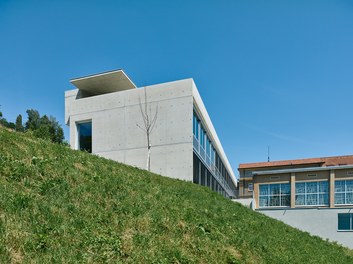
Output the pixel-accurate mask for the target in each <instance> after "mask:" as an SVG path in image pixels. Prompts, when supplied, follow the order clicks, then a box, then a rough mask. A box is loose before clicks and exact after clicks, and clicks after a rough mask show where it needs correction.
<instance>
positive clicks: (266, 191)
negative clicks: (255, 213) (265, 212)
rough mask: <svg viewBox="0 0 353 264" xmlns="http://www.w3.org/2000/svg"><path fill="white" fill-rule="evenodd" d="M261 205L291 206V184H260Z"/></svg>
mask: <svg viewBox="0 0 353 264" xmlns="http://www.w3.org/2000/svg"><path fill="white" fill-rule="evenodd" d="M259 191H260V193H259V201H260V202H259V206H260V207H271V206H290V184H289V183H277V184H260V186H259Z"/></svg>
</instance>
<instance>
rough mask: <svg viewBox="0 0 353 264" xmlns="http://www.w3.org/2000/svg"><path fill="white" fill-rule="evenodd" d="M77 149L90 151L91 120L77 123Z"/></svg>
mask: <svg viewBox="0 0 353 264" xmlns="http://www.w3.org/2000/svg"><path fill="white" fill-rule="evenodd" d="M77 132H78V149H79V150H82V151H87V152H89V153H92V122H85V123H78V124H77Z"/></svg>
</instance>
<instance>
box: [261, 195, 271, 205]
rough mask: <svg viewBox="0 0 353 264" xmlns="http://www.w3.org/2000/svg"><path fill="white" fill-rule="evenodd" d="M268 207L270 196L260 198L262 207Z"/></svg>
mask: <svg viewBox="0 0 353 264" xmlns="http://www.w3.org/2000/svg"><path fill="white" fill-rule="evenodd" d="M268 205H269V204H268V196H260V207H266V206H268Z"/></svg>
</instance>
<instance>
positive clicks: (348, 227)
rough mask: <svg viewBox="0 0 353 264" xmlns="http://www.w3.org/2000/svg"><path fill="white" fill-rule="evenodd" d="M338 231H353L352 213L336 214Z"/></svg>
mask: <svg viewBox="0 0 353 264" xmlns="http://www.w3.org/2000/svg"><path fill="white" fill-rule="evenodd" d="M338 230H339V231H353V213H347V214H338Z"/></svg>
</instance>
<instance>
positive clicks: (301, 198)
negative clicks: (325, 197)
mask: <svg viewBox="0 0 353 264" xmlns="http://www.w3.org/2000/svg"><path fill="white" fill-rule="evenodd" d="M295 204H296V205H305V194H297V195H296V196H295Z"/></svg>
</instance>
